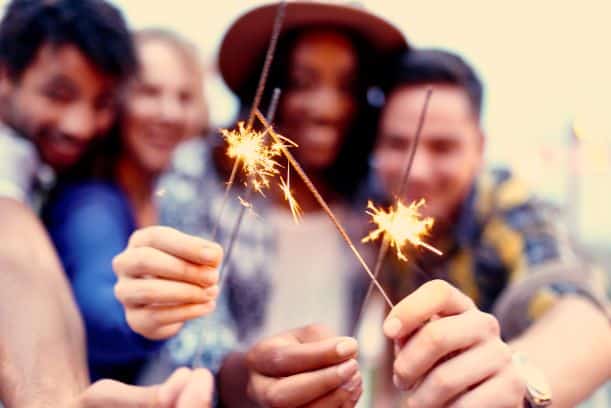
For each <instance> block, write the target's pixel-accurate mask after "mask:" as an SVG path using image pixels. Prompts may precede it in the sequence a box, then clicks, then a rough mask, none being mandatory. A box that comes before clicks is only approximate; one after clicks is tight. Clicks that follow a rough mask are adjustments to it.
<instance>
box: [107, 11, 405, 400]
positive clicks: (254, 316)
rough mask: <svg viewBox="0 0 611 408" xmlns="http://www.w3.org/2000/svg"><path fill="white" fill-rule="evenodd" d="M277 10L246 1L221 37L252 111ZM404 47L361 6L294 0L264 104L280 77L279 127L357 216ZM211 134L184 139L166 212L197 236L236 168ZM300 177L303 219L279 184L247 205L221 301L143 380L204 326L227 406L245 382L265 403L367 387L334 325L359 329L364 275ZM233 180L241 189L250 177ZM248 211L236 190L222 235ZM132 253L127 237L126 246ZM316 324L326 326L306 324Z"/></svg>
mask: <svg viewBox="0 0 611 408" xmlns="http://www.w3.org/2000/svg"><path fill="white" fill-rule="evenodd" d="M276 10H277V4H271V5H266V6H262V7H259V8H256V9H254V10H251V11H250V12H248V13H246V14H245V15H243V16H242V17H240V18H239V19H238V20H237V21H236V22H234V24H233V25H232V26H231V27H230V29H229V30H228V32H227V33H226V35H225V37H224V39H223V43H222V45H221V49H220V55H219V66H220V72H221V74H222V76H223V78H224V80H225V82H226V83H227V85H228V86H229V87H230V88H231V89H232V90H233V91H234V92H235V93H236V94H237V95H238V97H239V98H240V100H241V102H242V105H243V109H244V111H245V112H246V111H248V110H249V109H250V103H251V102H252V100H253V97H254V92H255V88H256V85H257V80H258V77H259V73H260V70H261V67H262V64H263V58H264V55H265V51H266V49H267V46H268V42H269V38H270V34H271V31H272V26H273V22H274V17H275V14H276ZM405 47H406V43H405V39H404V37H403V36H402V34H401V33H400V32H399V31H398V30H397V29H396V28H395V27H393V26H392V25H390V24H389V23H388V22H386V21H384V20H382V19H380V18H379V17H376V16H374V15H372V14H370V13H368V12H366V11H364V10H362V9H359V8H355V7H352V6H341V5H336V4H328V3H322V2H290V3H288V4H287V9H286V17H285V20H284V23H283V29H282V33H281V35H280V38H279V43H278V48H277V52H276V56H275V59H274V63H273V64H272V68H271V71H270V76H269V80H268V84H267V91H268V92H267V95H266V96H265V97H264V98H263V101H264V104H263V105H264V108H265V103H267V102H268V101H269V99H270V98H269V94H270V93H271V92H270V91H271V90H272V89H273V88H275V87H279V88H280V89H281V90H282V96H281V98H280V102H279V106H278V109H277V113H276V117H275V121H274V123H275V127H276V129H277V130H278V131H279V132H280V133H282V134H283V135H285V136H287V137H289V138H291V139H292V140H294V141H295V142H296V143H297V144H298V145H299V148H296V149H294V151H293V153H294V155H295V156H296V158H297V159H298V161H299V162H300V163H301V164H302V166H303V167H304V169H305V170H306V172H307V173H308V174H309V175H310V177H311V178H312V180H313V182H314V184H315V185H316V187H317V188H318V189H319V190H320V191H321V193H322V194H323V196H324V197H325V198H326V199H327V200H328V202H329V203H330V206H331V207H332V209H333V210H334V212H335V213H336V214H337V215H338V217H339V218H340V219H342V220H343V221H344V223H346V224H347V225H351V224H352V222H351V220H353V219H356V218H359V219H364V216H363V209H362V208H363V207H360V208H358V209H356V210H355V209H354V205H353V203H354V202H355V195H356V194H355V193H356V188H357V186H358V185H359V184H360V183H361V182H362V181H363V179H364V177H365V176H366V174H367V164H368V156H369V153H370V150H371V146H372V144H373V135H374V133H375V132H374V130H373V121H372V120H371V119H372V118H371V107H370V106H368V104H367V90H368V88H369V87H370V86H371V85H373V81H374V78H375V71H376V67H375V63H376V62H378V61H380V60H381V57H383V56H384V55H385V54H387V53H391V52H394V51H396V50H398V49H401V48H405ZM262 110H265V109H262ZM370 129H371V130H370ZM209 139H210V140H208V141H207V142H203V141H192V142H189V143H187V144H186V145H184V146H183V147H181V148H180V149H179V151H178V154H177V156H176V160H175V165H174V170H173V171H172V172H171V173H170V174H168V175H167V177H166V178H165V180H164V182H163V186H162V187H163V191H164V195H163V198H162V202H161V217H162V221H163V223H164V224H166V225H170V226H172V227H174V228H177V229H179V230H181V231H183V232H187V233H190V234H193V235H200V236H206V235H209V234H210V231H211V230H212V227H213V225H214V223H215V222H216V220H217V218H218V216H219V212H220V207H221V201H222V196H223V190H224V182H225V180H226V179H227V177H228V175H229V171H230V169H231V162H229V161H228V160H227V158H226V156H225V148H224V146H223V144H222V143H220V139H219V138H218V136H216V135H213V136H211V137H210V138H209ZM236 184H238V185H239V184H241V183H236ZM291 188H292V191H293V194H294V196H295V198H296V199H297V201H298V202H299V203H300V205H301V208H302V209H303V212H304V214H303V218H302V221H301V223H300V224H295V223H294V222H293V219H292V217H291V213H290V211H289V209H288V208H287V207H286V205H285V203H284V200H283V196H282V194H281V192H280V191H279V190H278V191H276V190H274V189H272V190H270V192H268V193H266V195H267V197H265V198H263V197H258V198H255V199H254V200H253V205H254V208H255V211H256V215H255V214H253V213H249V214H247V215H246V218H245V220H244V222H243V225H242V229H241V231H240V234H239V236H238V241H237V244H236V246H235V247H234V251H233V254H232V257H231V260H229V261H228V262H229V264H228V265H227V268H226V269H225V271H226V272H225V273H227V284H226V286H225V289H223V292H222V295H221V296H220V298H219V299H218V302H217V310H216V311H215V313H214V314H213V315H212V316H210V317H206V319H200V320H195V321H189V322H186V319H185V323H186V324H185V325H180V326H175V327H176V332H178V334H177V335H176V336H173V337H171V339H170V340H169V341H168V342H167V343H166V346H165V347H164V348H163V350H162V352H161V355H160V356H159V358H156V359H154V361H153V363H152V364H151V366H150V369H149V370H148V372H147V375H146V379H145V380H144V382H153V381H154V380H156V379H157V378H159V377H163V376H164V375H166V374H167V371H169V370H170V369H171V368H173V367H174V366H176V365H184V364H189V363H190V362H191V361H192V359H193V358H194V356H195V354H196V353H195V350H196V349H197V344H198V340H197V337H198V336H201V335H202V333H203V341H204V345H205V350H206V352H205V354H204V358H203V361H201V363H203V364H204V365H206V366H207V367H209V368H211V369H213V371H217V373H218V379H219V384H218V385H219V389H220V397H221V399H222V400H223V401H224V402H225V403H227V404H228V405H230V406H240V407H241V406H246V402H245V401H246V399H245V398H246V395H245V393H247V394H248V398H249V400H250V401H251V402H253V403H258V404H262V405H266V406H267V405H272V406H310V405H311V404H313V405H312V406H318V405H320V406H341V405H342V404H344V403H345V404H347V405H353V404H354V403H355V402H356V401H357V400H358V398H359V396H360V393H361V378H360V374H359V372H358V365H357V364H356V361H355V356H356V351H357V350H356V348H357V347H356V342H355V341H354V339H351V338H349V337H335V336H336V335H337V334H345V333H349V332H350V329H351V327H352V325H353V324H354V320H355V313H354V312H356V311H357V310H358V305H359V302H360V301H361V300H362V296H363V294H362V291H359V289H361V288H363V287H364V286H365V284H364V282H365V281H366V279H367V275H365V272H363V271H362V270H360V269H359V267H358V264H356V262H355V261H354V259H353V255H352V254H351V253H350V252H349V251H348V249H347V248H346V246H345V243H344V242H343V241H342V240H341V237H340V236H339V235H338V234H337V232H336V231H335V230H334V227H333V225H332V224H331V223H330V222H329V220H328V219H327V217H326V215H325V214H324V213H323V212H322V210H321V209H320V207H319V206H318V205H317V204H316V202H315V201H314V199H313V198H312V196H311V194H310V193H309V191H308V190H307V189H306V187H305V185H303V184H302V183H301V182H300V181H299V180H298V178H297V177H291ZM234 190H236V191H235V195H236V196H238V195H240V194H243V191H238V190H239V187H236V188H234ZM239 211H240V204H239V202H238V200H237V197H234V198H233V199H232V200H230V202H229V204H228V206H227V208H226V209H225V211H224V213H223V217H222V223H221V226H220V234H219V237H220V239H219V242H221V243H225V242H226V241H227V238H228V236H229V235H230V233H231V230H232V228H233V225H234V223H235V220H236V217H237V214H238V212H239ZM151 233H153V234H161V235H163V234H164V232H163V230H161V231H160V230H156V231H154V232H151ZM355 238H357V237H356V236H355ZM163 239H164V238H163V237H159V239H157V238H155V239H151V240H150V242H160V240H163ZM130 254H131V251H130V249H127V250H126V251H125V252H124V253H123V255H122V259H123V260H125V259H129V258H130ZM121 268H122V266H121V265H118V269H119V270H117V272H118V275H119V283H121V279H122V276H125V274H124V273H122V271H121V270H120V269H121ZM139 275H140V276H146V274H144V273H143V274H139ZM132 276H133V274H132ZM171 283H172V282H169V283H168V284H171ZM365 283H366V282H365ZM123 295H124V296H125V297H126V298H127V297H129V296H128V295H127V294H123ZM120 300H122V299H120ZM125 308H126V312H127V315H128V316H130V315H132V316H135V315H136V314H135V313H131V312H132V310H131V309H133V307H131V306H129V304H128V302H125ZM128 321H129V322H130V325H131V327H132V328H133V329H134V330H136V331H137V332H139V333H140V334H142V335H144V336H145V337H151V335H152V333H153V332H156V328H154V327H152V326H154V325H151V323H150V321H144V320H138V319H137V318H136V319H128ZM311 323H323V324H324V325H325V326H326V328H322V327H320V326H307V327H304V326H306V325H309V324H311ZM296 327H300V328H299V329H295V328H296ZM278 333H283V334H280V335H278ZM261 338H263V339H265V340H263V341H260V342H259V343H257V345H255V346H254V347H251V348H250V352H249V353H239V352H233V353H230V354H228V353H229V352H230V351H232V350H234V349H236V348H237V347H238V346H239V345H244V346H246V347H250V346H252V344H253V343H254V342H255V341H256V340H258V339H261ZM277 347H280V348H281V349H283V351H282V352H284V351H286V352H287V353H288V354H287V358H285V357H283V355H281V354H279V353H280V351H279V350H278V348H277ZM247 390H248V392H247Z"/></svg>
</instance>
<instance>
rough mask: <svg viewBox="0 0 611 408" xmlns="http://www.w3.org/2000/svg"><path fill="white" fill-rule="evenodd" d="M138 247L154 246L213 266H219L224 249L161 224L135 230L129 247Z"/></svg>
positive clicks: (186, 259)
mask: <svg viewBox="0 0 611 408" xmlns="http://www.w3.org/2000/svg"><path fill="white" fill-rule="evenodd" d="M138 247H152V248H155V249H158V250H160V251H163V252H166V253H168V254H170V255H173V256H176V257H178V258H181V259H184V260H185V261H189V262H192V263H195V264H198V265H210V266H212V267H217V266H218V265H219V263H220V262H221V258H222V257H223V249H222V248H221V247H220V245H219V244H217V243H216V242H212V241H208V240H205V239H203V238H200V237H196V236H193V235H189V234H185V233H183V232H180V231H178V230H176V229H174V228H170V227H164V226H160V225H156V226H153V227H146V228H142V229H139V230H137V231H136V232H134V233H133V234H132V236H131V237H130V238H129V243H128V248H138Z"/></svg>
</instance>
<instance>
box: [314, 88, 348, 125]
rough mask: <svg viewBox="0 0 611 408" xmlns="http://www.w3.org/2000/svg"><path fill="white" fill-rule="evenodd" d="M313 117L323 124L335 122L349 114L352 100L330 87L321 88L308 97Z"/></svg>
mask: <svg viewBox="0 0 611 408" xmlns="http://www.w3.org/2000/svg"><path fill="white" fill-rule="evenodd" d="M310 105H311V106H312V111H313V113H314V117H315V118H316V119H317V120H318V121H320V122H321V123H325V124H337V123H339V122H341V121H343V120H345V119H346V117H347V116H348V115H349V114H350V111H351V105H352V100H351V97H350V96H348V95H346V94H345V93H342V92H340V91H339V90H337V89H335V88H332V87H324V88H321V89H320V90H319V91H318V92H317V93H316V94H315V95H313V96H312V97H311V98H310Z"/></svg>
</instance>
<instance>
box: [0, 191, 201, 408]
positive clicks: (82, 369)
mask: <svg viewBox="0 0 611 408" xmlns="http://www.w3.org/2000/svg"><path fill="white" fill-rule="evenodd" d="M0 225H2V228H0V239H1V242H2V243H3V245H2V246H0V271H1V273H0V294H1V297H2V299H3V301H2V302H0V400H1V401H2V403H3V404H4V406H6V407H7V408H12V407H18V408H50V407H70V408H97V407H106V406H119V407H124V408H138V407H144V406H151V405H154V406H158V407H160V408H195V407H207V406H210V400H211V390H212V381H211V376H210V375H209V373H207V372H206V371H205V370H195V371H189V370H187V371H185V370H184V369H183V370H182V371H180V370H179V371H177V372H175V374H174V375H173V376H171V377H170V378H169V379H168V380H167V381H166V382H165V383H164V384H162V385H160V386H155V387H131V386H127V385H125V384H121V383H118V382H116V381H110V380H104V381H99V382H97V383H95V384H94V385H93V386H91V387H89V388H86V389H85V387H86V385H87V384H88V380H87V365H86V363H85V351H84V336H83V328H82V323H81V320H80V316H79V314H78V311H77V308H76V306H75V304H74V300H73V299H72V296H71V292H70V289H69V286H68V283H67V281H66V279H65V277H64V273H63V271H62V268H61V266H60V264H59V261H58V259H57V256H56V254H55V252H54V250H53V247H52V244H51V242H50V240H49V238H48V236H47V234H46V232H45V231H44V229H43V227H42V225H41V224H40V222H39V221H38V219H37V218H36V216H35V215H34V214H33V213H32V212H31V211H30V210H29V209H28V208H27V207H25V206H24V205H23V204H20V203H18V202H17V201H15V200H13V199H6V198H0Z"/></svg>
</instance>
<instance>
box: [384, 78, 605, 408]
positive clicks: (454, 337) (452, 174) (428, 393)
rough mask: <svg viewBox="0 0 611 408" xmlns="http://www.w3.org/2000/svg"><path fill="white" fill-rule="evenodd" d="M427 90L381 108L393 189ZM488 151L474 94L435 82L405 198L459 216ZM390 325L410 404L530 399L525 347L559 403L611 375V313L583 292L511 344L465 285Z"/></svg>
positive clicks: (405, 93)
mask: <svg viewBox="0 0 611 408" xmlns="http://www.w3.org/2000/svg"><path fill="white" fill-rule="evenodd" d="M425 91H426V87H425V86H410V87H403V88H399V89H397V90H395V91H394V92H392V93H391V95H390V97H389V100H388V104H387V106H386V108H385V110H384V112H383V114H382V120H381V123H380V135H381V136H380V140H379V143H378V146H377V148H376V151H375V162H376V169H377V171H378V173H379V175H380V178H381V180H382V182H383V184H384V187H385V188H386V190H387V191H389V192H396V191H397V190H398V186H397V185H396V182H397V180H399V179H400V177H401V175H400V174H401V172H402V167H403V166H404V160H405V157H407V151H408V149H409V147H410V145H411V143H413V138H414V134H413V132H414V129H415V126H416V123H417V120H418V115H419V112H420V109H421V107H422V102H423V100H424V93H425ZM482 155H483V133H482V131H481V130H480V128H479V125H478V120H477V117H476V115H475V114H474V112H473V111H472V110H471V109H470V108H469V102H468V99H467V96H466V94H465V93H464V92H463V91H462V90H460V89H459V88H456V87H451V86H444V85H436V86H435V90H434V93H433V96H432V98H431V102H430V106H429V112H428V115H427V120H426V122H425V125H424V128H423V132H422V134H421V145H420V147H419V150H418V153H417V155H416V158H415V161H414V167H413V169H412V173H411V176H410V177H411V179H410V183H409V186H408V196H407V197H403V198H404V199H407V200H414V199H417V198H420V197H425V198H426V199H427V200H428V201H429V204H428V205H427V207H425V208H424V211H423V212H424V213H425V215H428V216H433V217H435V218H436V219H437V220H439V221H441V224H442V225H443V224H445V225H449V224H451V222H452V221H453V220H454V217H455V215H456V211H457V208H458V206H459V205H460V203H462V201H463V200H464V199H465V197H466V194H467V193H468V191H469V188H470V186H471V185H472V183H473V182H474V180H475V177H476V175H477V173H478V171H479V170H480V168H481V164H482V161H483V157H482ZM443 232H444V229H443V227H442V228H441V230H439V229H438V230H437V231H436V232H435V234H436V237H435V238H437V239H438V238H439V237H440V236H441V235H443ZM384 333H385V334H386V336H387V337H388V338H389V339H391V340H392V341H393V342H394V343H395V351H396V355H395V360H394V366H393V373H394V383H395V386H396V387H398V388H399V389H401V390H405V391H408V393H407V395H408V398H407V402H406V404H407V406H413V407H424V408H428V407H482V406H485V407H509V408H517V407H522V400H523V396H524V392H525V385H524V382H523V380H522V379H521V378H520V377H519V375H518V373H517V372H516V370H515V369H514V368H513V366H512V363H511V356H512V353H513V352H514V351H517V350H519V351H523V352H525V353H526V354H527V355H528V357H529V359H530V360H531V361H533V362H534V363H535V364H536V365H537V366H538V367H539V368H541V369H542V370H543V372H544V373H545V375H546V377H547V379H548V381H549V383H550V386H551V389H552V392H553V398H554V407H572V406H574V405H575V404H577V403H578V402H580V401H581V400H583V399H584V398H585V397H586V396H587V395H589V394H590V393H591V392H592V391H593V390H594V389H596V387H597V386H599V385H600V384H602V383H604V382H605V381H606V380H607V379H608V378H609V375H610V374H611V372H610V370H609V364H608V362H609V361H611V360H610V359H611V328H610V326H609V324H608V318H605V316H604V315H603V313H601V311H600V310H598V309H596V308H595V307H594V306H593V305H592V304H591V303H589V302H588V301H586V300H584V299H581V298H574V297H567V298H563V299H562V300H560V301H559V302H558V303H557V304H556V305H555V306H554V307H553V308H552V310H551V311H550V312H548V313H547V314H546V315H545V316H544V317H543V318H542V319H540V320H538V321H537V322H536V323H535V324H534V325H533V326H532V327H531V328H530V329H529V330H527V331H526V332H525V333H524V334H523V335H522V336H521V337H520V338H518V339H516V340H514V341H513V342H512V343H510V344H507V343H505V342H503V340H502V339H501V337H500V332H499V324H498V322H497V321H496V319H495V318H494V317H493V316H491V315H489V314H486V313H483V312H481V311H480V310H478V309H477V307H476V306H475V305H474V304H473V302H472V301H471V300H470V298H468V297H467V296H466V295H464V294H463V293H462V292H460V291H459V290H458V289H456V288H454V287H453V286H451V285H449V284H448V283H446V282H445V281H441V280H436V281H431V282H428V283H426V284H424V285H423V286H421V287H420V288H419V289H417V290H416V291H415V292H413V293H412V294H410V295H409V296H407V297H406V298H405V299H403V300H402V301H401V302H400V303H398V304H397V305H396V306H395V307H394V308H393V309H392V310H391V312H390V313H389V315H388V317H387V319H386V321H385V323H384ZM566 350H572V352H571V354H569V355H567V353H566ZM573 350H574V352H573ZM579 350H587V352H580V351H579ZM567 384H570V386H567Z"/></svg>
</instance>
